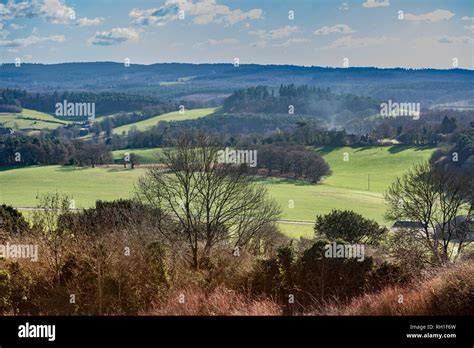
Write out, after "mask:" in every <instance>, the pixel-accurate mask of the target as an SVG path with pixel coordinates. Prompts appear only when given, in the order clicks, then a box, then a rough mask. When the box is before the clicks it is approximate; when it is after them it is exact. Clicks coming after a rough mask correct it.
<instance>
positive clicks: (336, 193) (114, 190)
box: [0, 146, 434, 236]
mask: <svg viewBox="0 0 474 348" xmlns="http://www.w3.org/2000/svg"><path fill="white" fill-rule="evenodd" d="M317 151H319V152H321V153H322V154H323V156H324V158H325V159H326V160H327V161H328V163H329V165H330V166H331V168H332V171H333V174H332V175H331V176H329V177H327V178H325V179H324V180H323V182H322V183H321V184H318V185H314V184H309V183H307V182H303V181H293V180H286V179H277V178H256V181H257V182H259V183H262V184H264V185H265V186H266V187H267V188H268V190H269V193H270V195H271V196H272V197H273V198H274V199H275V200H276V201H277V202H278V203H279V204H280V206H281V208H282V211H283V214H282V216H281V218H282V219H288V220H297V221H307V222H312V221H314V218H315V216H316V215H317V214H326V213H328V212H330V211H331V210H332V209H347V210H354V211H356V212H358V213H360V214H362V215H363V216H365V217H367V218H370V219H374V220H376V221H378V222H379V223H381V224H389V223H388V222H387V221H385V220H384V218H383V214H384V212H385V205H384V198H383V192H384V191H385V190H386V188H387V187H388V186H389V185H390V183H391V182H392V181H393V179H394V178H395V177H397V176H400V175H401V174H402V173H403V172H404V171H405V170H406V169H408V168H410V167H411V166H412V165H413V164H414V163H417V162H420V161H423V160H427V159H428V158H429V157H430V156H431V154H432V153H433V151H434V149H433V148H413V147H405V146H392V147H373V148H360V149H353V148H347V147H345V148H319V149H317ZM125 152H129V153H132V152H133V153H135V154H137V155H138V156H139V163H142V164H145V163H153V162H155V157H154V156H155V154H156V153H157V152H158V151H157V149H138V150H132V149H130V150H120V151H115V152H114V158H115V159H117V160H121V159H122V158H123V154H124V153H125ZM344 153H347V154H348V155H349V157H348V158H349V160H348V161H344ZM346 158H347V157H346ZM145 171H146V169H145V168H137V169H135V170H130V169H122V168H118V167H116V166H111V167H109V168H107V167H103V168H75V167H61V166H42V167H36V166H33V167H25V168H16V169H13V168H4V169H3V170H0V181H1V183H2V185H1V186H0V203H6V204H10V205H13V206H16V207H33V206H35V205H36V195H37V194H38V193H46V192H52V191H53V192H54V191H60V192H63V193H67V194H69V195H70V196H72V197H73V199H74V200H75V204H76V206H77V207H90V206H93V205H94V202H95V201H96V200H98V199H102V200H113V199H117V198H126V197H131V196H132V195H133V190H134V189H133V187H134V183H135V182H136V180H137V179H138V178H139V177H140V176H141V175H143V174H144V173H145ZM368 174H370V176H371V179H370V180H371V182H370V190H369V187H368V179H367V178H368ZM279 226H280V228H281V229H282V231H284V232H285V233H287V234H288V235H291V236H304V235H309V234H311V233H312V226H311V225H303V224H300V225H299V224H286V223H282V224H280V225H279Z"/></svg>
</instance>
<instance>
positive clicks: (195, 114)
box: [113, 108, 217, 134]
mask: <svg viewBox="0 0 474 348" xmlns="http://www.w3.org/2000/svg"><path fill="white" fill-rule="evenodd" d="M216 110H217V108H205V109H193V110H185V112H184V114H181V113H180V112H179V111H174V112H170V113H167V114H163V115H159V116H155V117H152V118H149V119H148V120H144V121H140V122H136V123H131V124H127V125H124V126H121V127H118V128H114V130H113V132H114V134H123V133H127V132H128V131H129V130H130V129H131V128H132V127H136V128H137V130H139V131H144V130H146V129H148V128H151V127H153V126H156V124H157V123H158V122H161V121H180V120H192V119H196V118H200V117H204V116H208V115H210V114H213V113H214V112H215V111H216Z"/></svg>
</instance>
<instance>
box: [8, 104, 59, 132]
mask: <svg viewBox="0 0 474 348" xmlns="http://www.w3.org/2000/svg"><path fill="white" fill-rule="evenodd" d="M0 124H2V125H3V127H10V128H14V129H17V128H18V129H24V130H32V131H33V130H41V129H45V128H47V129H55V128H58V127H60V126H63V125H65V124H67V122H66V121H61V120H58V119H57V118H55V117H54V116H52V115H49V114H46V113H44V112H40V111H35V110H29V109H23V110H22V112H20V113H4V112H2V113H0Z"/></svg>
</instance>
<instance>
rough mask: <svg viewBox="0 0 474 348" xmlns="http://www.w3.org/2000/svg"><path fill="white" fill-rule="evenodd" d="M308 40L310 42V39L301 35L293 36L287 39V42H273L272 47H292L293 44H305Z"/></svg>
mask: <svg viewBox="0 0 474 348" xmlns="http://www.w3.org/2000/svg"><path fill="white" fill-rule="evenodd" d="M307 42H310V40H308V39H305V38H300V37H293V38H291V39H288V40H286V41H285V42H282V43H276V44H273V45H272V47H290V46H293V45H298V44H303V43H307Z"/></svg>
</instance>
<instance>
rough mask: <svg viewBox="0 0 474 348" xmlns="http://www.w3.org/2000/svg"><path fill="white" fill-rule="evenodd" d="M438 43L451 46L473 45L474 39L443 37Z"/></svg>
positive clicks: (467, 37)
mask: <svg viewBox="0 0 474 348" xmlns="http://www.w3.org/2000/svg"><path fill="white" fill-rule="evenodd" d="M436 41H437V42H438V43H442V44H450V45H472V44H474V39H473V38H472V37H469V36H441V37H439V38H438V39H437V40H436Z"/></svg>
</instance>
